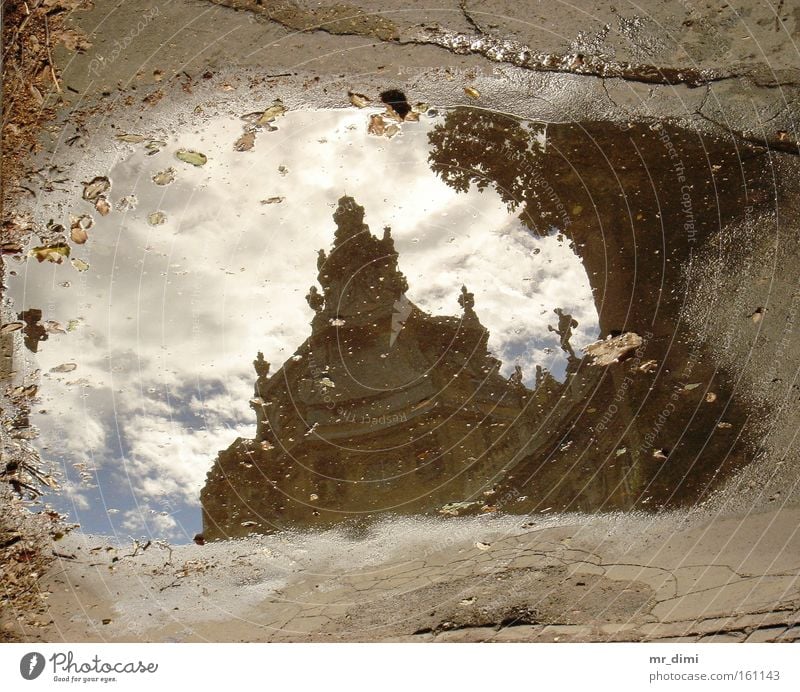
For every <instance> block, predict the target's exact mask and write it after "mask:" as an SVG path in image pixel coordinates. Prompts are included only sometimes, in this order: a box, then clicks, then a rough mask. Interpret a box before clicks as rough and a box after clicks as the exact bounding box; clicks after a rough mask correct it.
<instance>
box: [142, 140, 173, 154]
mask: <svg viewBox="0 0 800 692" xmlns="http://www.w3.org/2000/svg"><path fill="white" fill-rule="evenodd" d="M165 146H167V143H166V142H165V141H163V140H161V139H151V140H150V141H149V142H148V143H147V144H145V145H144V148H145V149H146V150H147V155H148V156H152V155H153V154H157V153H158V152H159V151H161V150H162V149H163V148H164V147H165Z"/></svg>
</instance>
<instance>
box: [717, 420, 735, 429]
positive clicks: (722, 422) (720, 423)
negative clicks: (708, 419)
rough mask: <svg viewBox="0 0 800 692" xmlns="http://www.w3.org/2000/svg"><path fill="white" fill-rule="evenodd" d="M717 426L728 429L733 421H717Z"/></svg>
mask: <svg viewBox="0 0 800 692" xmlns="http://www.w3.org/2000/svg"><path fill="white" fill-rule="evenodd" d="M717 427H718V428H719V429H720V430H730V429H731V428H732V427H733V423H728V422H726V421H720V422H719V423H717Z"/></svg>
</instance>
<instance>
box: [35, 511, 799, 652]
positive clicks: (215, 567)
mask: <svg viewBox="0 0 800 692" xmlns="http://www.w3.org/2000/svg"><path fill="white" fill-rule="evenodd" d="M523 522H524V523H523ZM798 522H800V509H797V508H782V509H778V510H774V511H771V512H762V513H758V514H753V513H749V514H747V515H738V516H737V515H734V516H728V517H721V516H720V517H717V518H712V519H708V518H706V519H705V520H702V521H698V520H696V519H695V518H693V517H691V516H689V517H687V516H684V515H682V514H679V513H675V514H670V515H661V516H658V517H653V516H646V515H639V516H633V515H605V516H596V517H593V518H589V519H588V520H587V519H586V518H583V519H576V520H575V523H570V522H568V521H566V522H565V523H564V524H562V525H552V524H551V525H548V524H547V523H545V522H544V521H542V522H540V523H539V524H536V523H535V522H525V521H524V519H520V518H517V519H516V520H512V518H510V517H506V518H486V517H484V518H476V519H463V520H451V521H439V520H423V519H418V520H404V521H400V522H397V523H396V524H384V525H381V526H378V527H375V528H372V529H370V531H369V533H368V534H367V535H366V536H362V537H359V538H354V537H348V536H347V535H346V534H345V533H344V532H341V531H331V532H328V533H327V534H325V533H323V534H317V535H313V534H306V535H303V534H296V535H293V536H280V535H276V536H262V537H250V538H247V539H241V540H236V541H227V542H222V543H213V544H207V545H205V546H203V547H196V546H180V547H175V548H171V549H169V550H167V549H165V547H164V546H163V545H156V544H151V545H149V546H146V547H145V549H144V550H142V549H141V546H139V547H138V548H136V547H135V546H134V547H131V546H113V547H112V546H111V545H110V544H109V543H108V542H107V541H106V540H104V539H103V538H99V537H87V536H81V535H79V534H75V535H73V536H71V537H69V538H68V539H65V541H64V542H63V543H62V544H60V546H59V554H60V555H61V557H60V558H59V559H58V568H57V569H55V570H52V572H51V575H50V576H49V577H48V579H47V581H46V588H47V590H48V592H49V594H50V595H49V596H48V603H49V610H48V611H47V612H46V613H43V615H42V617H43V618H45V619H46V620H47V622H44V623H43V624H44V625H45V627H44V628H43V629H42V630H41V631H40V633H39V636H41V637H43V638H44V639H45V640H47V641H61V640H64V641H90V640H102V641H142V640H144V641H322V642H326V641H448V642H454V641H642V640H648V641H653V640H656V641H661V640H664V641H666V640H669V641H793V640H796V639H800V612H798V606H799V605H800V535H799V534H798V532H797V530H796V528H797V526H798Z"/></svg>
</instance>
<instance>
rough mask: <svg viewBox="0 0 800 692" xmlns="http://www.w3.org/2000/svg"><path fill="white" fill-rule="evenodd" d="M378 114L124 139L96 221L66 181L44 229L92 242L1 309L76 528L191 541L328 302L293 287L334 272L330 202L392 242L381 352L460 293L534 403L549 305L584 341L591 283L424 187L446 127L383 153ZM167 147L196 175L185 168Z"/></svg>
mask: <svg viewBox="0 0 800 692" xmlns="http://www.w3.org/2000/svg"><path fill="white" fill-rule="evenodd" d="M371 112H372V111H371V109H364V110H340V111H316V112H289V113H287V114H286V115H285V116H284V117H283V118H281V119H280V120H278V121H276V126H277V129H275V130H273V131H269V132H266V131H264V132H262V133H261V134H259V136H258V138H257V140H255V146H254V147H253V149H252V150H251V151H237V150H236V148H235V147H234V143H235V142H237V140H238V138H239V137H240V136H241V129H242V125H241V121H240V120H239V119H238V118H232V117H216V118H213V119H211V120H208V121H206V122H204V123H201V124H200V125H199V126H198V127H197V129H196V130H195V131H192V129H191V128H186V129H184V130H181V131H180V132H179V133H177V134H175V135H174V136H172V137H164V142H165V144H164V143H161V142H158V143H157V144H158V146H151V144H153V142H149V141H148V140H145V141H143V142H139V143H120V144H118V146H119V147H120V148H121V151H120V156H119V160H118V163H116V164H115V165H114V166H113V167H112V168H111V169H110V170H98V171H93V172H92V174H91V175H89V176H87V177H86V180H91V179H92V178H93V177H94V176H95V174H96V175H97V176H99V177H100V179H101V180H102V181H104V189H103V191H102V195H101V196H102V199H103V200H104V205H103V207H102V208H103V211H105V210H106V205H107V206H108V207H110V208H111V212H110V213H108V215H105V216H103V215H101V214H100V213H98V211H97V206H96V204H97V201H98V200H94V201H93V200H89V199H82V198H81V196H82V192H83V189H82V187H81V186H80V185H77V184H76V189H75V195H74V198H73V200H71V201H70V203H69V204H67V205H66V206H65V207H63V208H60V209H57V210H56V209H53V210H52V211H51V212H50V213H49V214H48V215H47V217H45V219H44V220H47V219H49V218H50V217H56V218H55V219H54V223H55V222H60V223H59V227H61V226H63V227H61V230H62V231H63V230H64V228H68V229H69V228H71V227H74V225H75V223H74V222H73V220H72V219H70V216H74V217H75V218H76V219H77V220H78V221H79V223H80V224H81V228H83V227H84V226H85V227H86V228H85V231H86V233H87V234H88V240H87V241H86V242H85V243H77V242H73V244H72V246H71V255H70V257H69V260H67V261H64V262H62V263H61V264H52V263H50V262H47V261H45V262H43V263H41V264H40V263H37V262H31V261H28V262H26V263H25V264H21V265H19V266H18V267H16V271H15V274H16V275H12V276H10V281H9V283H10V290H11V293H12V295H13V297H14V310H15V312H16V313H21V316H20V319H21V320H22V319H24V320H25V323H26V325H28V324H29V328H28V329H27V330H26V331H25V332H23V331H22V330H20V331H19V332H15V333H14V334H10V335H8V337H9V338H14V339H16V340H18V341H20V340H23V339H26V340H32V341H31V345H35V347H38V352H36V353H35V354H32V353H31V352H30V351H27V349H26V350H25V351H24V352H22V353H21V354H20V356H21V358H23V359H24V360H23V361H20V362H19V363H18V367H17V370H18V372H19V373H20V377H23V376H24V378H25V379H26V381H27V382H33V381H37V383H38V384H39V385H40V387H39V392H38V397H39V398H38V399H37V400H36V403H35V404H34V405H33V406H32V407H31V416H30V417H31V423H32V424H33V425H34V426H35V427H36V428H37V429H38V430H39V431H40V436H39V439H38V440H35V441H34V444H35V445H36V447H37V448H38V450H39V452H40V453H41V454H42V455H43V457H44V458H45V459H47V460H51V461H54V462H56V463H57V464H58V465H59V466H60V467H61V468H62V473H63V480H64V483H63V486H62V487H63V492H62V493H61V494H59V495H57V496H53V497H52V498H51V500H52V501H53V502H54V503H55V504H56V505H57V507H58V508H59V509H61V510H66V511H69V513H70V514H71V516H72V518H73V519H74V520H76V521H79V522H80V523H81V524H82V525H83V527H84V529H85V530H87V531H92V532H100V533H109V532H114V533H120V534H122V535H123V536H126V535H128V534H130V533H132V534H134V535H138V534H141V533H147V534H148V535H152V536H159V537H170V538H172V539H174V540H181V539H183V540H190V539H191V536H192V535H193V534H194V533H195V532H197V531H198V530H199V529H200V512H199V511H198V494H199V491H200V489H201V487H202V486H203V483H204V479H205V477H206V474H207V472H208V469H209V468H210V467H211V465H212V464H213V460H214V456H215V454H216V452H217V450H219V449H223V448H226V447H228V446H229V445H230V443H231V441H232V440H234V439H236V438H237V437H241V438H243V439H247V438H253V437H254V436H255V437H256V438H259V437H260V434H261V433H260V432H259V431H256V430H255V429H254V426H253V424H252V408H251V407H252V406H253V405H254V404H253V403H252V402H250V400H251V399H257V398H258V397H259V396H260V394H259V391H260V389H261V387H262V385H263V384H264V383H265V382H266V381H268V380H269V379H270V377H269V373H270V372H273V371H276V370H280V366H281V364H283V363H284V362H285V361H286V360H287V358H288V357H289V356H290V355H291V354H293V353H294V352H295V351H296V349H297V348H298V345H299V344H302V343H303V342H304V340H305V339H306V338H307V337H308V324H309V321H311V320H312V318H313V319H317V318H315V317H314V316H315V314H317V313H318V311H319V310H320V309H322V308H323V306H324V305H325V302H324V301H325V295H324V291H323V290H322V289H323V287H324V285H325V284H324V282H323V281H322V280H321V281H320V285H319V287H317V288H316V289H315V290H312V291H309V289H308V285H309V279H310V278H311V277H310V274H309V270H310V269H313V266H314V262H315V260H319V261H320V262H321V263H322V264H325V263H327V264H328V265H330V263H331V262H332V261H333V262H335V261H338V260H332V259H331V258H330V257H327V255H326V256H324V257H319V256H318V249H319V248H321V247H329V246H330V243H331V231H332V227H331V213H332V212H333V210H334V209H335V208H336V206H337V201H338V200H339V199H340V198H341V197H342V195H344V194H348V195H351V196H352V197H353V198H355V199H357V200H358V202H359V204H361V205H363V206H364V208H365V209H366V221H367V222H369V223H370V225H371V226H372V228H373V229H381V228H382V227H383V226H384V225H387V224H388V225H389V226H390V227H391V238H392V240H393V243H394V245H395V248H396V251H397V252H398V253H399V257H398V271H401V272H402V275H403V276H405V277H407V281H408V284H409V287H408V290H407V291H406V292H404V293H402V294H401V295H400V297H399V298H398V297H395V298H394V299H393V300H395V301H396V304H395V303H393V304H392V306H391V307H392V310H391V315H392V316H391V321H392V324H393V325H394V327H392V328H391V329H390V334H389V336H388V338H387V341H386V344H385V347H386V351H387V352H389V351H390V349H391V347H392V346H393V345H394V346H396V348H397V349H399V350H398V351H397V353H398V354H400V353H404V352H405V350H404V347H402V346H401V345H400V341H402V340H405V339H406V338H407V335H406V334H405V331H406V330H407V329H411V330H412V331H410V332H409V334H413V333H414V332H413V325H414V323H415V320H416V317H415V315H417V314H418V312H419V313H421V312H423V311H424V312H425V313H427V314H428V315H430V316H431V318H432V319H443V320H444V319H445V318H446V317H447V316H449V315H452V314H453V313H454V311H457V310H458V309H459V296H460V295H461V294H460V293H459V292H460V288H461V286H462V285H466V286H468V287H469V291H468V292H467V294H468V293H472V294H474V295H473V297H472V298H470V296H469V295H467V294H465V295H464V296H463V297H462V308H464V309H466V308H467V307H470V309H474V310H475V312H476V313H478V314H479V316H480V323H481V324H482V325H483V326H484V327H485V328H486V329H487V330H488V342H487V345H486V350H487V351H488V352H489V356H488V357H492V358H497V359H498V360H499V361H500V362H501V367H500V372H499V374H498V375H497V376H498V377H499V378H500V379H502V380H503V381H505V380H506V379H508V378H509V377H512V378H513V379H514V381H515V382H516V383H517V384H520V385H524V386H525V387H527V388H533V386H534V383H535V380H536V379H537V378H538V379H540V380H544V379H547V378H550V379H553V378H555V379H557V380H562V379H563V378H564V377H565V373H566V371H567V368H568V360H567V358H566V357H565V353H564V351H562V350H561V348H560V346H559V344H560V341H559V339H560V337H559V336H558V335H556V334H554V333H551V332H548V331H547V326H548V324H549V323H551V322H553V319H552V318H553V309H554V308H556V307H561V308H563V310H564V312H565V313H569V314H572V315H574V317H575V319H576V320H577V321H578V322H579V326H578V327H577V328H575V329H574V330H573V331H574V334H573V336H572V338H571V341H570V343H571V345H572V346H573V348H574V349H575V351H576V352H579V349H580V347H582V346H585V345H586V344H587V343H589V342H591V341H593V340H594V339H595V338H597V334H598V323H597V313H596V310H595V305H594V300H593V298H592V293H591V291H590V282H589V278H588V277H587V275H586V272H585V270H584V268H583V266H582V264H581V261H580V259H579V257H578V255H577V254H576V252H575V250H574V249H573V248H571V247H570V246H569V244H568V243H567V242H566V239H565V238H563V237H559V236H558V234H557V233H555V232H549V233H544V234H543V235H541V236H533V235H531V234H530V233H529V232H528V231H527V230H526V228H525V227H524V226H523V225H522V224H521V223H520V222H519V221H518V220H517V219H516V218H515V217H514V216H513V215H509V213H508V207H507V204H506V203H505V202H504V201H503V199H502V197H501V195H500V194H498V193H496V192H495V191H494V190H493V188H491V186H490V187H489V188H486V189H484V190H483V191H480V190H477V189H469V190H467V191H458V190H455V189H453V188H452V187H450V186H449V185H448V184H447V182H446V181H444V180H442V179H441V178H440V177H438V176H437V175H435V174H434V173H433V172H432V171H431V168H430V166H429V165H428V156H429V154H430V152H431V147H430V142H429V139H428V137H429V135H430V134H431V133H432V131H433V129H434V128H435V127H436V126H437V125H438V124H441V123H443V122H444V118H442V117H431V118H427V117H425V116H423V117H421V119H420V122H406V123H403V124H402V132H401V133H400V134H398V135H396V136H395V137H393V138H391V139H387V138H386V137H374V136H369V135H367V133H366V128H367V123H368V119H369V115H370V113H371ZM179 150H186V151H196V152H201V153H202V154H203V155H204V156H205V157H206V158H207V162H206V163H205V164H203V165H201V166H196V165H193V164H191V163H187V162H186V161H184V160H183V159H179V158H177V157H176V152H177V151H179ZM102 176H108V179H109V181H110V189H105V184H106V183H107V182H108V181H106V180H105V178H104V177H102ZM88 215H91V217H92V219H91V220H93V225H92V224H91V220H87V219H86V217H87V216H88ZM376 235H378V236H380V231H378V233H377V234H376ZM50 240H51V239H44V238H42V239H41V242H43V243H44V242H50ZM73 260H74V263H72V261H73ZM87 265H88V269H87ZM330 266H334V265H330ZM364 271H367V268H365V269H364ZM306 296H308V300H307V299H306ZM473 300H474V308H473V307H472V306H469V304H470V303H471V302H472V301H473ZM412 312H413V315H412ZM40 313H41V314H40ZM26 315H27V317H25V316H26ZM34 318H35V319H34ZM445 321H446V320H445ZM37 335H38V336H37ZM44 338H47V339H48V340H47V341H43V339H44ZM395 341H397V343H396V344H395ZM258 352H262V353H263V356H262V357H261V359H259V360H258V363H259V364H258V368H259V371H258V374H257V376H256V379H257V383H256V391H255V396H254V391H253V390H254V383H253V374H252V369H251V368H252V365H251V363H252V361H253V359H254V356H255V355H256V354H257V353H258ZM378 355H379V354H378ZM378 355H376V357H378ZM381 362H383V360H382V361H381ZM267 363H273V364H278V367H275V366H273V368H272V370H268V369H267ZM65 365H69V368H72V366H73V365H74V366H75V368H74V369H64V368H62V367H61V366H65ZM37 372H38V373H39V375H38V376H37ZM402 372H404V370H402V369H399V370H398V372H397V374H398V375H399V374H400V373H402ZM537 372H538V373H539V374H538V375H537ZM321 377H324V375H321V376H320V378H321ZM331 381H333V380H331ZM365 381H367V382H369V381H370V380H368V379H367V380H365ZM336 384H337V388H339V387H342V386H343V383H342V382H341V381H340V382H337V383H336ZM331 391H333V390H331ZM406 415H408V414H406ZM318 429H319V428H318ZM429 466H430V465H429ZM304 497H305V498H306V500H307V497H308V496H304ZM400 511H402V508H400Z"/></svg>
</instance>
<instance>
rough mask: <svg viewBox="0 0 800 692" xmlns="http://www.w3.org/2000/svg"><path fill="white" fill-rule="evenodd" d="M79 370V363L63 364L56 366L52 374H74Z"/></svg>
mask: <svg viewBox="0 0 800 692" xmlns="http://www.w3.org/2000/svg"><path fill="white" fill-rule="evenodd" d="M77 369H78V364H77V363H62V364H61V365H56V367H54V368H50V372H72V371H73V370H77Z"/></svg>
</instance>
